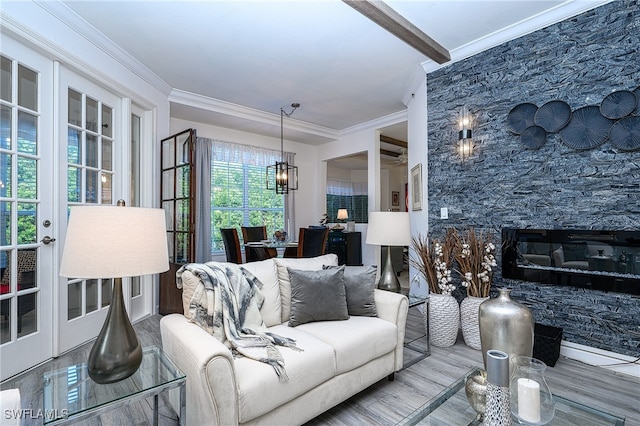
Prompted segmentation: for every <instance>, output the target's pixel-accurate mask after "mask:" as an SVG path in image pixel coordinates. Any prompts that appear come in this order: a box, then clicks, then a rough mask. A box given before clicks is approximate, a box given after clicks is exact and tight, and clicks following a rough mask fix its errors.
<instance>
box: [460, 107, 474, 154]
mask: <svg viewBox="0 0 640 426" xmlns="http://www.w3.org/2000/svg"><path fill="white" fill-rule="evenodd" d="M472 124H473V119H472V117H471V114H469V110H468V109H467V107H466V106H463V107H462V108H461V109H460V117H459V118H458V129H459V132H458V154H459V155H460V158H461V159H462V161H463V162H464V159H465V158H469V157H470V156H471V154H473V138H472V135H471V127H472Z"/></svg>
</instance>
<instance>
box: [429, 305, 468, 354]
mask: <svg viewBox="0 0 640 426" xmlns="http://www.w3.org/2000/svg"><path fill="white" fill-rule="evenodd" d="M459 324H460V306H459V305H458V301H457V300H456V299H455V298H454V297H453V296H451V295H445V294H434V293H431V294H429V342H430V343H431V344H432V345H433V346H438V347H441V348H447V347H449V346H453V345H454V344H455V343H456V339H457V338H458V328H459V327H458V326H459Z"/></svg>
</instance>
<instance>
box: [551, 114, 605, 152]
mask: <svg viewBox="0 0 640 426" xmlns="http://www.w3.org/2000/svg"><path fill="white" fill-rule="evenodd" d="M612 124H613V120H610V119H608V118H606V117H604V116H603V115H602V114H600V108H598V107H597V106H594V105H591V106H586V107H582V108H578V109H577V110H575V111H573V114H572V115H571V121H570V122H569V124H568V125H567V126H566V127H565V128H564V129H562V130H561V131H560V139H561V140H562V143H564V144H565V145H566V146H568V147H569V148H573V149H592V148H595V147H597V146H600V145H602V144H603V143H604V142H605V141H606V140H607V137H608V135H609V129H610V128H611V125H612Z"/></svg>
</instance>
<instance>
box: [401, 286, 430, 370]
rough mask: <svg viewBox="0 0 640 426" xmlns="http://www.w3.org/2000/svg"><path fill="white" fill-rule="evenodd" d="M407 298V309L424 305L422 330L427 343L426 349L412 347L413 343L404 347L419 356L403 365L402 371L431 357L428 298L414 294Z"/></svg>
mask: <svg viewBox="0 0 640 426" xmlns="http://www.w3.org/2000/svg"><path fill="white" fill-rule="evenodd" d="M407 297H408V298H409V307H410V308H413V307H414V306H419V305H424V312H423V315H424V318H425V320H424V326H425V327H424V328H425V337H426V338H427V343H426V348H424V349H422V348H419V347H417V346H414V345H413V341H411V342H410V343H407V344H406V345H404V346H405V347H406V348H409V349H411V350H413V351H416V352H419V353H420V354H422V355H420V356H418V357H416V358H414V359H412V360H411V361H409V362H408V363H407V364H405V366H404V367H403V369H405V368H409V367H411V366H412V365H413V364H415V363H417V362H419V361H422V360H423V359H425V358H426V357H428V356H430V355H431V343H430V342H429V320H428V318H429V296H428V295H427V296H418V295H415V294H409V295H408V296H407Z"/></svg>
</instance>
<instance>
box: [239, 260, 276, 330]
mask: <svg viewBox="0 0 640 426" xmlns="http://www.w3.org/2000/svg"><path fill="white" fill-rule="evenodd" d="M240 267H241V268H243V269H246V270H247V271H249V272H250V273H251V274H253V276H254V277H256V278H257V279H258V280H260V282H261V283H262V295H263V296H264V303H263V304H262V307H261V308H260V315H262V320H263V321H264V323H265V325H266V326H267V327H273V326H274V325H278V324H280V323H282V321H281V317H282V299H281V297H280V284H279V283H278V270H277V269H276V262H275V261H274V260H273V259H267V260H262V261H259V262H249V263H243V264H242V265H240Z"/></svg>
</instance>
